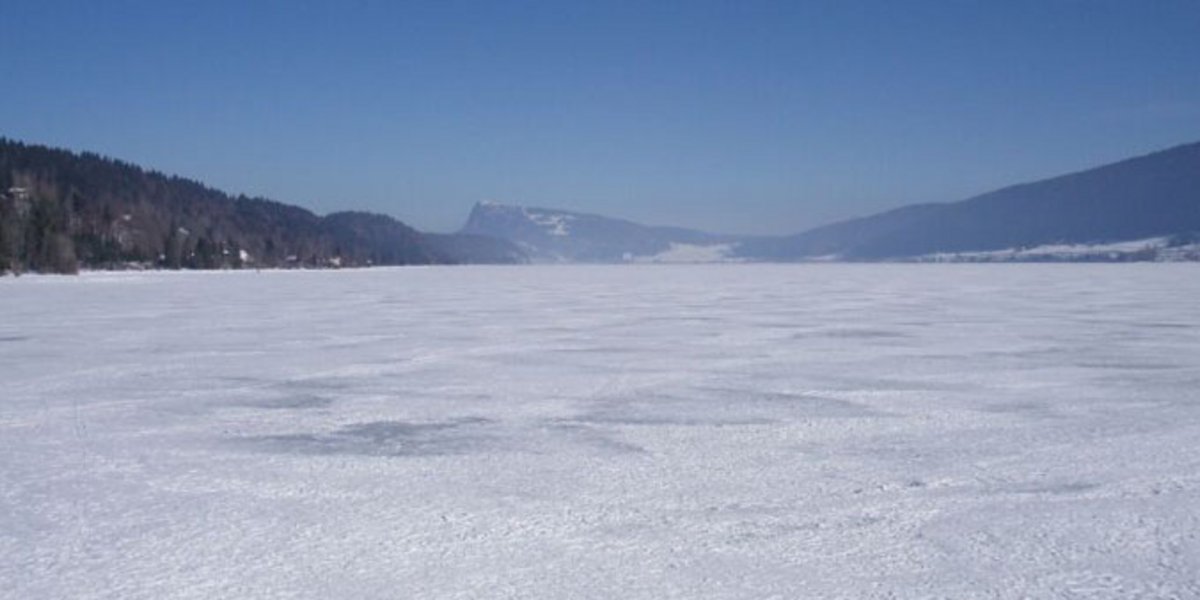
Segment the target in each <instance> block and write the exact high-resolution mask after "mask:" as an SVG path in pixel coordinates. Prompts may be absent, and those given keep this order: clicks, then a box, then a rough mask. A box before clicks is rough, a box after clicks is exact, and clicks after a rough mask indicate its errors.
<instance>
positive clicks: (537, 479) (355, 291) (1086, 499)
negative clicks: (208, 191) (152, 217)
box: [0, 264, 1200, 600]
mask: <svg viewBox="0 0 1200 600" xmlns="http://www.w3.org/2000/svg"><path fill="white" fill-rule="evenodd" d="M1197 298H1200V273H1198V272H1197V270H1196V266H1195V265H1194V264H1140V265H704V266H655V265H646V266H608V267H598V266H587V267H585V266H546V267H515V268H514V267H436V268H404V269H376V270H362V271H320V272H301V271H294V272H283V271H278V272H262V273H254V272H225V273H199V272H191V273H162V272H150V273H114V274H85V275H83V276H80V277H75V278H69V277H21V278H19V279H13V278H8V279H3V280H0V315H3V317H2V318H0V373H2V374H3V382H4V383H3V388H2V390H3V391H2V392H0V394H2V399H0V596H3V597H6V598H20V599H26V600H27V599H43V598H46V599H49V598H73V599H86V598H123V599H152V598H153V599H163V598H206V599H208V598H530V597H539V598H655V599H658V598H832V597H838V598H935V597H936V598H1026V597H1030V598H1197V597H1200V511H1198V510H1197V507H1198V506H1200V310H1198V309H1197V302H1196V299H1197Z"/></svg>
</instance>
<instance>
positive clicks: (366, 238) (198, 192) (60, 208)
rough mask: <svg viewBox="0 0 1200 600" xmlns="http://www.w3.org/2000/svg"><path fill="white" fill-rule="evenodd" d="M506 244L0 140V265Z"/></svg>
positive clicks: (308, 255)
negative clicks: (323, 210)
mask: <svg viewBox="0 0 1200 600" xmlns="http://www.w3.org/2000/svg"><path fill="white" fill-rule="evenodd" d="M523 260H524V256H523V254H522V253H521V251H520V250H518V249H517V248H516V247H515V246H513V245H512V244H510V243H508V242H505V241H502V240H497V239H493V238H486V237H482V236H466V235H427V234H423V233H421V232H419V231H417V230H415V229H413V228H411V227H409V226H407V225H405V224H404V223H402V222H400V221H398V220H396V219H393V218H392V217H389V216H386V215H380V214H372V213H364V212H342V213H334V214H330V215H326V216H319V215H316V214H314V213H312V212H311V211H308V210H305V209H303V208H300V207H296V206H290V205H287V204H283V203H280V202H275V201H272V200H267V199H264V198H250V197H246V196H243V195H238V196H232V195H229V194H226V193H224V192H221V191H218V190H215V189H212V188H209V187H206V186H205V185H203V184H200V183H198V182H196V181H192V180H189V179H184V178H181V177H176V176H169V175H165V174H162V173H159V172H156V171H151V170H146V169H143V168H141V167H138V166H136V165H133V164H129V163H127V162H122V161H120V160H114V159H111V158H107V157H104V156H100V155H98V154H94V153H89V152H84V153H73V152H70V151H66V150H60V149H54V148H48V147H45V146H39V145H32V144H26V143H22V142H19V141H14V140H9V139H6V138H0V273H14V274H19V273H22V272H26V271H36V272H43V273H74V272H76V271H78V270H79V269H80V268H89V269H130V268H135V269H147V268H158V269H240V268H292V267H294V268H300V267H305V268H325V267H351V266H354V267H358V266H371V265H410V264H455V263H465V262H477V263H510V262H522V261H523Z"/></svg>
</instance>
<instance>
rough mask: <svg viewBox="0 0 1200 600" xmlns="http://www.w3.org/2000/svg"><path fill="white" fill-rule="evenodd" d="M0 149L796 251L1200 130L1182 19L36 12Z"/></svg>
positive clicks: (1, 66)
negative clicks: (634, 224) (894, 212)
mask: <svg viewBox="0 0 1200 600" xmlns="http://www.w3.org/2000/svg"><path fill="white" fill-rule="evenodd" d="M6 12H7V13H8V14H7V19H6V20H7V21H8V22H9V23H10V24H11V25H12V26H11V27H9V28H8V30H7V32H6V34H5V36H3V38H2V39H0V75H2V76H3V77H4V80H5V81H6V82H8V83H9V86H10V93H6V94H3V95H0V135H5V136H9V137H13V138H16V139H22V140H25V141H29V142H32V143H39V144H48V145H52V146H63V147H68V148H73V149H77V150H92V151H97V152H101V153H103V154H106V155H110V156H114V157H117V158H121V159H124V160H128V161H131V162H135V163H138V164H141V165H144V166H147V167H150V168H154V169H157V170H161V171H164V172H168V173H177V174H180V175H183V176H185V177H189V178H193V179H197V180H200V181H203V182H205V183H207V184H209V185H212V186H214V187H218V188H221V189H224V190H227V191H230V192H233V193H246V194H252V195H263V196H267V197H270V198H273V199H277V200H280V201H283V202H289V203H295V204H299V205H302V206H306V207H309V208H312V209H314V210H317V211H320V212H329V211H336V210H346V209H358V210H370V211H376V212H383V213H387V214H391V215H394V216H396V217H398V218H400V219H402V220H404V221H405V222H408V223H410V224H412V225H414V226H416V227H418V228H421V229H426V230H435V231H447V230H453V229H457V228H458V227H459V226H460V225H461V224H462V222H463V219H464V218H465V216H466V214H467V212H468V211H469V210H470V207H471V206H472V205H473V204H474V203H475V202H477V201H481V200H495V201H498V202H503V203H509V204H523V205H535V206H546V207H556V208H563V209H568V210H577V211H584V212H589V213H598V214H607V215H612V216H618V217H623V218H628V219H632V220H635V221H639V222H644V223H661V224H672V225H679V226H686V227H693V228H698V229H704V230H710V231H721V232H734V233H792V232H797V231H800V230H803V229H806V228H809V227H811V226H815V225H820V224H823V223H827V222H830V221H833V220H837V219H841V218H846V217H851V216H857V215H862V214H866V213H870V212H874V211H876V210H880V209H885V208H890V207H895V206H900V205H904V204H910V203H914V202H938V201H953V200H958V199H961V198H964V197H967V196H970V195H973V194H977V193H981V192H986V191H989V190H991V189H994V188H997V187H1000V186H1004V185H1008V184H1011V183H1015V182H1020V181H1028V180H1034V179H1038V178H1042V177H1046V176H1052V175H1057V174H1061V173H1065V172H1069V171H1073V170H1078V169H1082V168H1087V167H1091V166H1095V165H1099V164H1103V163H1106V162H1111V161H1113V160H1118V159H1122V158H1126V157H1128V156H1132V155H1137V154H1142V153H1145V152H1150V151H1154V150H1159V149H1163V148H1166V147H1170V146H1173V145H1176V144H1180V143H1186V142H1191V141H1195V140H1196V139H1197V138H1200V72H1197V70H1196V69H1195V68H1194V58H1195V57H1196V56H1200V40H1198V39H1197V36H1195V35H1194V32H1195V31H1197V30H1198V28H1200V5H1197V4H1194V3H1189V2H1155V3H1142V4H1138V3H1125V2H1087V3H1083V2H1016V3H1004V4H1002V5H1001V4H985V3H976V2H956V3H949V2H915V3H904V4H902V5H900V4H895V3H884V2H850V3H836V4H834V3H784V2H778V3H774V2H755V3H724V2H687V3H662V4H657V5H655V6H653V7H644V6H636V5H633V4H621V3H609V4H605V5H600V4H583V3H579V4H574V3H572V4H564V3H550V2H520V3H505V4H503V5H501V4H490V3H469V2H444V3H397V4H382V3H357V4H354V5H352V6H349V7H346V6H343V5H338V4H333V3H329V4H325V5H323V6H318V5H306V6H296V5H294V4H291V3H256V4H255V5H254V6H243V5H241V4H238V3H227V2H212V3H206V4H204V5H197V6H162V5H159V4H152V3H144V2H130V3H122V4H121V5H117V6H100V5H93V4H90V3H82V2H44V3H37V4H33V3H28V4H26V5H24V6H11V7H7V8H6Z"/></svg>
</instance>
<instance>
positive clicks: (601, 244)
mask: <svg viewBox="0 0 1200 600" xmlns="http://www.w3.org/2000/svg"><path fill="white" fill-rule="evenodd" d="M461 233H464V234H479V235H486V236H491V237H496V238H502V239H506V240H509V241H511V242H513V243H515V244H517V245H518V246H519V247H520V248H521V249H523V250H524V251H525V252H526V253H528V254H529V256H530V257H531V258H532V259H534V260H537V261H539V262H623V261H630V260H639V259H653V258H654V257H657V256H663V257H669V256H671V254H670V253H671V252H672V251H673V250H677V249H678V248H679V247H680V246H697V247H703V248H707V249H711V250H715V251H718V253H719V251H720V250H721V249H723V248H729V247H730V245H731V243H732V242H734V241H736V240H735V238H733V237H732V236H722V235H716V234H711V233H704V232H701V231H693V230H690V229H682V228H678V227H653V226H646V225H640V224H638V223H634V222H632V221H626V220H623V219H613V218H609V217H602V216H599V215H592V214H584V213H576V212H569V211H565V210H555V209H548V208H530V207H524V206H511V205H505V204H497V203H494V202H480V203H478V204H476V205H475V207H474V208H473V209H472V210H471V214H470V216H469V217H468V218H467V223H466V225H464V226H463V228H462V230H461Z"/></svg>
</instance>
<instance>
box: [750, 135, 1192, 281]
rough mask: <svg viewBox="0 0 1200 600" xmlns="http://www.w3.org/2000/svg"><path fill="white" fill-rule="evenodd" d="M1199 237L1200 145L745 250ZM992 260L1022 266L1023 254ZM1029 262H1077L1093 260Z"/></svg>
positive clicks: (812, 252) (967, 249)
mask: <svg viewBox="0 0 1200 600" xmlns="http://www.w3.org/2000/svg"><path fill="white" fill-rule="evenodd" d="M1195 232H1200V143H1195V144H1188V145H1184V146H1178V147H1175V148H1171V149H1169V150H1164V151H1161V152H1156V153H1154V154H1149V155H1146V156H1142V157H1138V158H1133V159H1129V160H1125V161H1121V162H1118V163H1114V164H1110V165H1106V166H1102V167H1099V168H1095V169H1091V170H1087V171H1083V172H1080V173H1074V174H1070V175H1064V176H1061V177H1055V178H1052V179H1046V180H1043V181H1038V182H1035V183H1027V184H1023V185H1016V186H1012V187H1008V188H1004V189H1001V190H998V191H995V192H991V193H988V194H983V195H981V196H976V197H974V198H970V199H968V200H964V201H961V202H955V203H950V204H923V205H914V206H907V207H904V208H900V209H896V210H892V211H888V212H884V213H880V214H877V215H873V216H869V217H865V218H861V219H852V220H849V221H842V222H840V223H834V224H832V225H827V226H824V227H818V228H816V229H812V230H809V231H807V232H805V233H801V234H799V235H794V236H788V237H782V238H770V239H759V240H748V241H746V242H745V243H743V244H742V245H741V246H740V247H739V248H738V253H739V255H741V256H742V257H744V258H750V259H756V260H801V259H815V258H827V259H840V260H881V259H904V258H919V257H929V256H934V255H937V256H938V257H940V258H942V259H953V258H954V256H955V255H956V254H961V253H979V252H988V251H1000V250H1006V249H1007V250H1019V249H1025V248H1032V247H1041V246H1050V245H1064V244H1066V245H1093V246H1100V245H1103V244H1111V243H1112V242H1121V241H1130V240H1144V239H1149V238H1163V239H1164V240H1165V241H1163V242H1161V243H1158V246H1162V247H1164V248H1165V247H1175V246H1178V245H1180V244H1182V243H1185V242H1187V240H1189V239H1191V236H1192V234H1194V233H1195ZM1188 243H1190V242H1188ZM1150 245H1154V244H1150ZM991 256H992V257H993V258H996V257H1002V256H1010V257H1014V258H1013V259H1014V260H1015V259H1019V258H1020V257H1021V256H1023V255H1022V254H1021V253H1019V252H1013V253H1009V254H1004V253H1000V254H993V255H991ZM1024 256H1040V257H1042V258H1043V259H1045V260H1052V259H1055V257H1058V258H1060V259H1062V260H1074V259H1079V257H1080V256H1083V255H1079V254H1072V253H1068V254H1056V253H1054V252H1048V253H1044V254H1033V255H1030V254H1028V253H1026V254H1024ZM1086 256H1089V257H1092V258H1097V257H1104V256H1112V257H1114V259H1144V258H1146V257H1153V256H1157V253H1155V254H1147V253H1146V252H1135V253H1132V254H1129V253H1124V252H1120V253H1116V254H1113V253H1112V252H1109V251H1100V252H1095V253H1090V254H1086ZM967 258H969V259H975V258H979V256H974V257H967Z"/></svg>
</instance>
